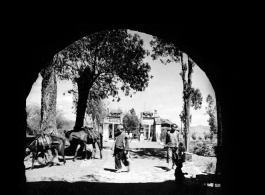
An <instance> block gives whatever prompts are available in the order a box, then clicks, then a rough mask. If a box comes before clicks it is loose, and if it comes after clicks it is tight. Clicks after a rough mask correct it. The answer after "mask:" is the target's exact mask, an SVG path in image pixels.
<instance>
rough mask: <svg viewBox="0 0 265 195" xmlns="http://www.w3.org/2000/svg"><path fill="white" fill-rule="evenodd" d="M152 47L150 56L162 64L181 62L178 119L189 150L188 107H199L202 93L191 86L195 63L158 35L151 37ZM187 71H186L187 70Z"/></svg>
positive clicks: (189, 117) (189, 116)
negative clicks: (181, 92) (180, 97)
mask: <svg viewBox="0 0 265 195" xmlns="http://www.w3.org/2000/svg"><path fill="white" fill-rule="evenodd" d="M150 45H151V47H152V52H153V53H152V54H151V56H152V58H153V60H156V59H158V58H160V61H161V62H162V63H163V64H168V63H171V62H176V63H180V64H181V69H182V71H181V72H180V76H181V78H182V82H183V110H182V112H181V113H180V119H181V121H182V122H183V124H184V141H185V145H186V150H187V151H189V137H190V136H189V128H190V121H191V114H190V107H193V108H194V109H200V108H201V104H202V95H201V92H200V90H199V89H194V88H193V87H192V77H191V76H192V72H193V67H194V65H195V63H194V62H193V61H192V60H191V58H190V57H189V56H187V58H188V60H187V61H188V62H186V61H185V60H184V57H185V55H186V54H185V53H184V52H182V51H181V50H180V49H179V48H177V47H176V46H175V45H174V44H173V43H171V42H167V41H165V40H163V39H161V38H159V37H153V40H152V41H151V42H150ZM187 71H188V72H187Z"/></svg>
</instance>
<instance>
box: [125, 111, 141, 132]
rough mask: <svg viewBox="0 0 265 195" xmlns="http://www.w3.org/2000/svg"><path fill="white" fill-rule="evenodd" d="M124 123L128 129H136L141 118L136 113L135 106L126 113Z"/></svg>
mask: <svg viewBox="0 0 265 195" xmlns="http://www.w3.org/2000/svg"><path fill="white" fill-rule="evenodd" d="M123 124H124V127H125V129H126V130H129V131H131V130H135V129H136V128H137V127H138V126H139V124H140V120H139V118H138V117H137V115H136V112H135V110H134V108H132V109H131V110H130V111H129V112H127V113H125V115H124V117H123Z"/></svg>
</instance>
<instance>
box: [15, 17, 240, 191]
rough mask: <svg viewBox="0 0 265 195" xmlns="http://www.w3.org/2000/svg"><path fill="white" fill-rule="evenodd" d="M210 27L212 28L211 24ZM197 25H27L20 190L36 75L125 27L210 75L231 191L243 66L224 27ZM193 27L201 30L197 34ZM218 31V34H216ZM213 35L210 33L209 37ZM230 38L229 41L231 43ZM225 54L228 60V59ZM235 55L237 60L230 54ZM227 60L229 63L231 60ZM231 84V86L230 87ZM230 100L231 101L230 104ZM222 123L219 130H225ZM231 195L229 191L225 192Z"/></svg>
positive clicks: (225, 183) (22, 81)
mask: <svg viewBox="0 0 265 195" xmlns="http://www.w3.org/2000/svg"><path fill="white" fill-rule="evenodd" d="M207 25H208V24H207ZM207 25H204V26H203V25H202V24H201V23H200V26H196V24H191V23H190V22H189V23H187V24H183V25H182V24H180V23H177V24H78V25H67V26H66V25H60V24H57V25H56V26H51V25H44V24H40V25H39V26H33V25H32V24H30V25H28V26H27V25H25V26H24V27H23V30H24V34H23V32H22V33H21V41H22V42H21V44H20V46H22V47H23V49H21V50H20V59H21V63H20V64H19V73H20V77H19V85H20V86H19V87H20V98H19V112H20V117H19V122H20V127H19V134H18V136H19V144H20V145H19V146H20V147H19V154H20V158H19V161H18V163H19V167H20V169H19V176H20V187H21V192H23V190H24V189H25V188H24V184H25V181H26V178H25V169H24V164H23V155H24V149H25V146H24V140H25V131H26V112H25V107H26V98H27V96H28V94H29V92H30V89H31V86H32V84H33V82H34V81H35V80H36V79H37V76H38V73H39V72H40V71H41V69H42V68H43V67H44V66H45V64H46V63H47V62H48V61H49V60H50V59H51V58H52V57H53V55H54V54H55V53H57V52H58V51H60V50H62V49H63V48H65V47H66V46H68V45H69V44H71V43H73V42H74V41H76V40H78V39H80V38H81V37H83V36H85V35H87V34H91V33H94V32H97V31H100V30H109V29H118V28H125V29H130V30H134V31H140V32H144V33H147V34H150V35H155V36H158V37H161V38H163V39H167V40H170V41H171V42H173V43H174V44H176V45H178V47H179V48H180V49H181V50H183V51H184V52H185V53H187V54H189V56H190V57H191V58H192V59H193V60H194V61H195V62H196V64H197V65H198V66H199V67H200V68H201V69H202V70H203V71H204V72H205V73H206V75H207V76H208V78H209V80H210V82H211V83H212V86H213V88H214V89H215V93H216V100H217V105H218V107H219V108H218V115H220V116H221V117H222V118H221V120H220V122H222V124H221V125H222V138H223V140H222V146H223V147H222V151H221V153H222V154H225V155H224V156H223V160H222V167H223V169H222V174H223V183H222V186H223V189H224V192H230V191H229V189H230V188H232V189H235V187H233V185H232V184H233V183H234V178H235V177H236V176H237V174H238V172H237V170H238V164H239V163H238V156H237V155H238V154H237V153H234V152H233V151H237V150H238V149H237V148H238V145H239V144H238V139H237V135H238V134H239V133H240V131H241V133H242V130H241V129H240V131H239V128H238V125H239V124H238V123H236V122H234V121H239V119H240V117H241V116H242V114H243V113H238V110H240V103H239V101H236V97H237V96H238V94H239V92H240V88H239V87H235V86H239V84H240V82H241V80H242V78H241V75H240V71H239V70H240V64H233V63H232V62H233V60H232V61H229V60H230V59H233V58H237V57H238V56H236V54H235V53H234V50H233V49H234V48H233V47H228V45H229V44H233V42H232V39H231V38H230V37H229V36H225V37H223V38H222V37H221V36H224V33H223V32H224V29H223V27H222V26H220V27H219V26H207ZM195 29H199V30H198V31H197V32H194V30H195ZM214 30H216V32H218V33H214V32H215V31H214ZM211 33H212V34H211ZM229 38H230V39H229ZM224 55H226V58H225V59H224ZM232 55H233V56H232ZM228 59H229V60H228ZM231 83H232V84H231ZM231 99H232V100H233V101H231ZM221 125H220V126H221ZM226 194H227V193H226Z"/></svg>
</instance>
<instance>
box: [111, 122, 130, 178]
mask: <svg viewBox="0 0 265 195" xmlns="http://www.w3.org/2000/svg"><path fill="white" fill-rule="evenodd" d="M115 137H116V138H115V143H114V153H113V156H114V157H115V169H116V170H117V171H116V173H120V172H121V169H122V165H121V161H122V162H123V164H124V165H125V166H127V167H128V171H129V161H128V160H127V158H126V155H127V156H128V153H129V138H128V134H126V133H125V132H124V131H123V126H122V125H118V127H117V133H115Z"/></svg>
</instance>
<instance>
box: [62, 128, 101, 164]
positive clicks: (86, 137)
mask: <svg viewBox="0 0 265 195" xmlns="http://www.w3.org/2000/svg"><path fill="white" fill-rule="evenodd" d="M64 133H65V137H66V138H67V139H68V140H69V142H70V145H72V146H73V147H76V148H75V154H74V158H73V161H75V160H76V158H77V152H78V150H79V148H80V147H82V148H83V150H84V151H85V159H84V160H86V159H87V148H86V145H87V144H92V146H93V151H92V156H91V159H95V155H96V144H97V145H98V148H99V152H100V159H102V153H101V150H102V134H101V133H99V132H98V131H94V130H89V129H87V128H82V129H80V131H74V130H70V131H65V132H64Z"/></svg>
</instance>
